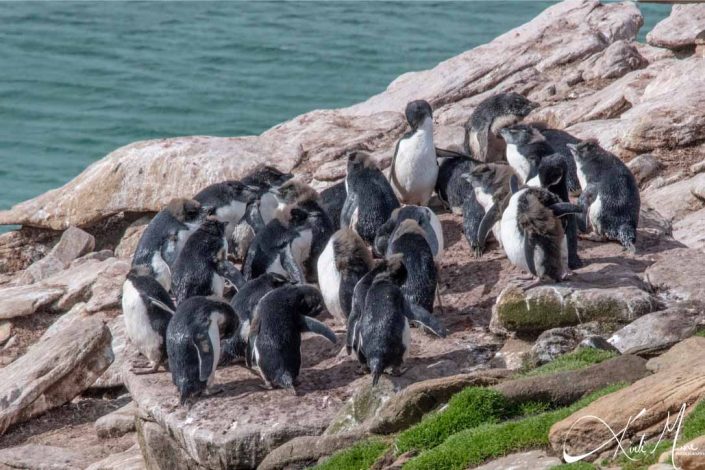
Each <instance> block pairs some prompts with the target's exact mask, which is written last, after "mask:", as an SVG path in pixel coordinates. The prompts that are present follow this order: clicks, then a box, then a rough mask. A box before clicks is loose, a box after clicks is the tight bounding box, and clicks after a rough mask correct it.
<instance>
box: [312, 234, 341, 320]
mask: <svg viewBox="0 0 705 470" xmlns="http://www.w3.org/2000/svg"><path fill="white" fill-rule="evenodd" d="M333 242H334V238H332V237H331V239H330V240H328V244H327V245H326V248H325V249H324V250H323V253H321V256H319V257H318V265H317V270H318V283H319V285H320V288H321V294H322V295H323V302H324V303H325V304H326V308H327V309H328V311H329V312H330V313H331V314H333V315H334V316H335V317H336V318H337V319H339V320H340V321H341V322H343V323H345V314H344V313H343V307H342V306H341V305H340V279H341V275H340V272H339V271H338V269H337V268H336V266H335V250H334V248H333V245H334V243H333Z"/></svg>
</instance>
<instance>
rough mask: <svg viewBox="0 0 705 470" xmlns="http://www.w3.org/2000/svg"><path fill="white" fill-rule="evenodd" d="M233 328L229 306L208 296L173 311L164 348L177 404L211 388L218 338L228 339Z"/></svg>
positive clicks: (218, 356)
mask: <svg viewBox="0 0 705 470" xmlns="http://www.w3.org/2000/svg"><path fill="white" fill-rule="evenodd" d="M237 325H238V320H237V317H236V316H235V312H233V309H232V307H230V305H228V304H227V303H226V302H223V301H221V300H219V299H215V298H212V297H202V296H196V297H191V298H189V299H187V300H185V301H184V302H182V303H180V304H179V306H178V307H177V308H176V313H175V314H174V316H173V317H172V319H171V321H170V322H169V326H168V327H167V330H166V349H167V354H168V356H169V370H170V371H171V378H172V381H173V382H174V385H176V388H177V389H178V391H179V397H180V399H179V403H180V404H181V405H184V404H186V402H187V401H188V400H190V399H193V398H196V397H199V396H201V395H202V394H203V393H204V392H206V389H207V388H209V387H212V386H213V382H214V379H215V369H216V367H217V365H218V362H219V361H220V338H221V337H227V336H231V335H232V334H233V331H235V329H236V328H237Z"/></svg>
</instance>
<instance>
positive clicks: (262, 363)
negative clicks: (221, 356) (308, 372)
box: [246, 285, 337, 394]
mask: <svg viewBox="0 0 705 470" xmlns="http://www.w3.org/2000/svg"><path fill="white" fill-rule="evenodd" d="M324 310H325V307H324V306H323V297H322V296H321V293H320V291H319V290H318V289H316V288H315V287H313V286H311V285H297V286H283V287H279V288H277V289H275V290H273V291H271V292H269V293H268V294H266V295H265V296H264V297H263V298H262V300H260V301H259V303H258V304H257V308H255V315H254V318H253V320H252V323H251V326H250V337H249V340H248V343H247V357H246V361H247V366H248V367H257V368H258V369H259V373H260V375H261V376H262V379H263V380H264V383H265V385H266V386H267V388H273V387H278V388H284V389H290V390H293V392H294V394H296V390H295V389H294V386H295V385H296V383H297V378H298V376H299V370H300V369H301V333H304V332H311V333H316V334H319V335H321V336H323V337H325V338H326V339H327V340H329V341H330V342H332V343H334V344H335V343H336V342H337V339H336V337H335V334H334V333H333V332H332V331H331V330H330V329H329V328H328V327H327V326H326V325H324V324H323V323H321V322H319V321H317V320H314V319H313V318H311V317H315V316H318V315H319V314H320V313H321V312H323V311H324Z"/></svg>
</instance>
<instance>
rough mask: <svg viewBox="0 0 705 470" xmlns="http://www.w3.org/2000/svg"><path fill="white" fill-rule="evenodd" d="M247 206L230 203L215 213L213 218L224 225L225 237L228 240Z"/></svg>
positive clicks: (240, 202) (241, 203)
mask: <svg viewBox="0 0 705 470" xmlns="http://www.w3.org/2000/svg"><path fill="white" fill-rule="evenodd" d="M246 209H247V205H246V204H245V203H244V202H242V201H232V202H231V203H230V204H228V205H227V206H224V207H220V208H218V210H217V211H216V212H215V216H216V217H217V218H218V220H219V221H221V222H224V223H225V224H226V225H225V236H226V237H227V238H228V239H230V237H232V235H233V232H234V231H235V226H236V225H237V224H238V223H240V220H241V219H242V217H243V216H244V215H245V210H246Z"/></svg>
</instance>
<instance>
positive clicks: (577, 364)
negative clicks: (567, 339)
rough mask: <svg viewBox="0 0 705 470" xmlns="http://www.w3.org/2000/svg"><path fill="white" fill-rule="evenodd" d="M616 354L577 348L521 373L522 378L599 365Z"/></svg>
mask: <svg viewBox="0 0 705 470" xmlns="http://www.w3.org/2000/svg"><path fill="white" fill-rule="evenodd" d="M616 356H617V353H615V352H613V351H604V350H602V349H594V348H578V349H576V350H575V351H573V352H570V353H568V354H564V355H563V356H560V357H558V358H556V359H555V360H554V361H552V362H549V363H548V364H544V365H542V366H540V367H537V368H536V369H532V370H528V371H524V372H521V373H520V374H519V375H520V376H522V377H533V376H536V375H546V374H554V373H556V372H563V371H567V370H576V369H582V368H583V367H588V366H591V365H593V364H599V363H600V362H602V361H606V360H607V359H611V358H613V357H616Z"/></svg>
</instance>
